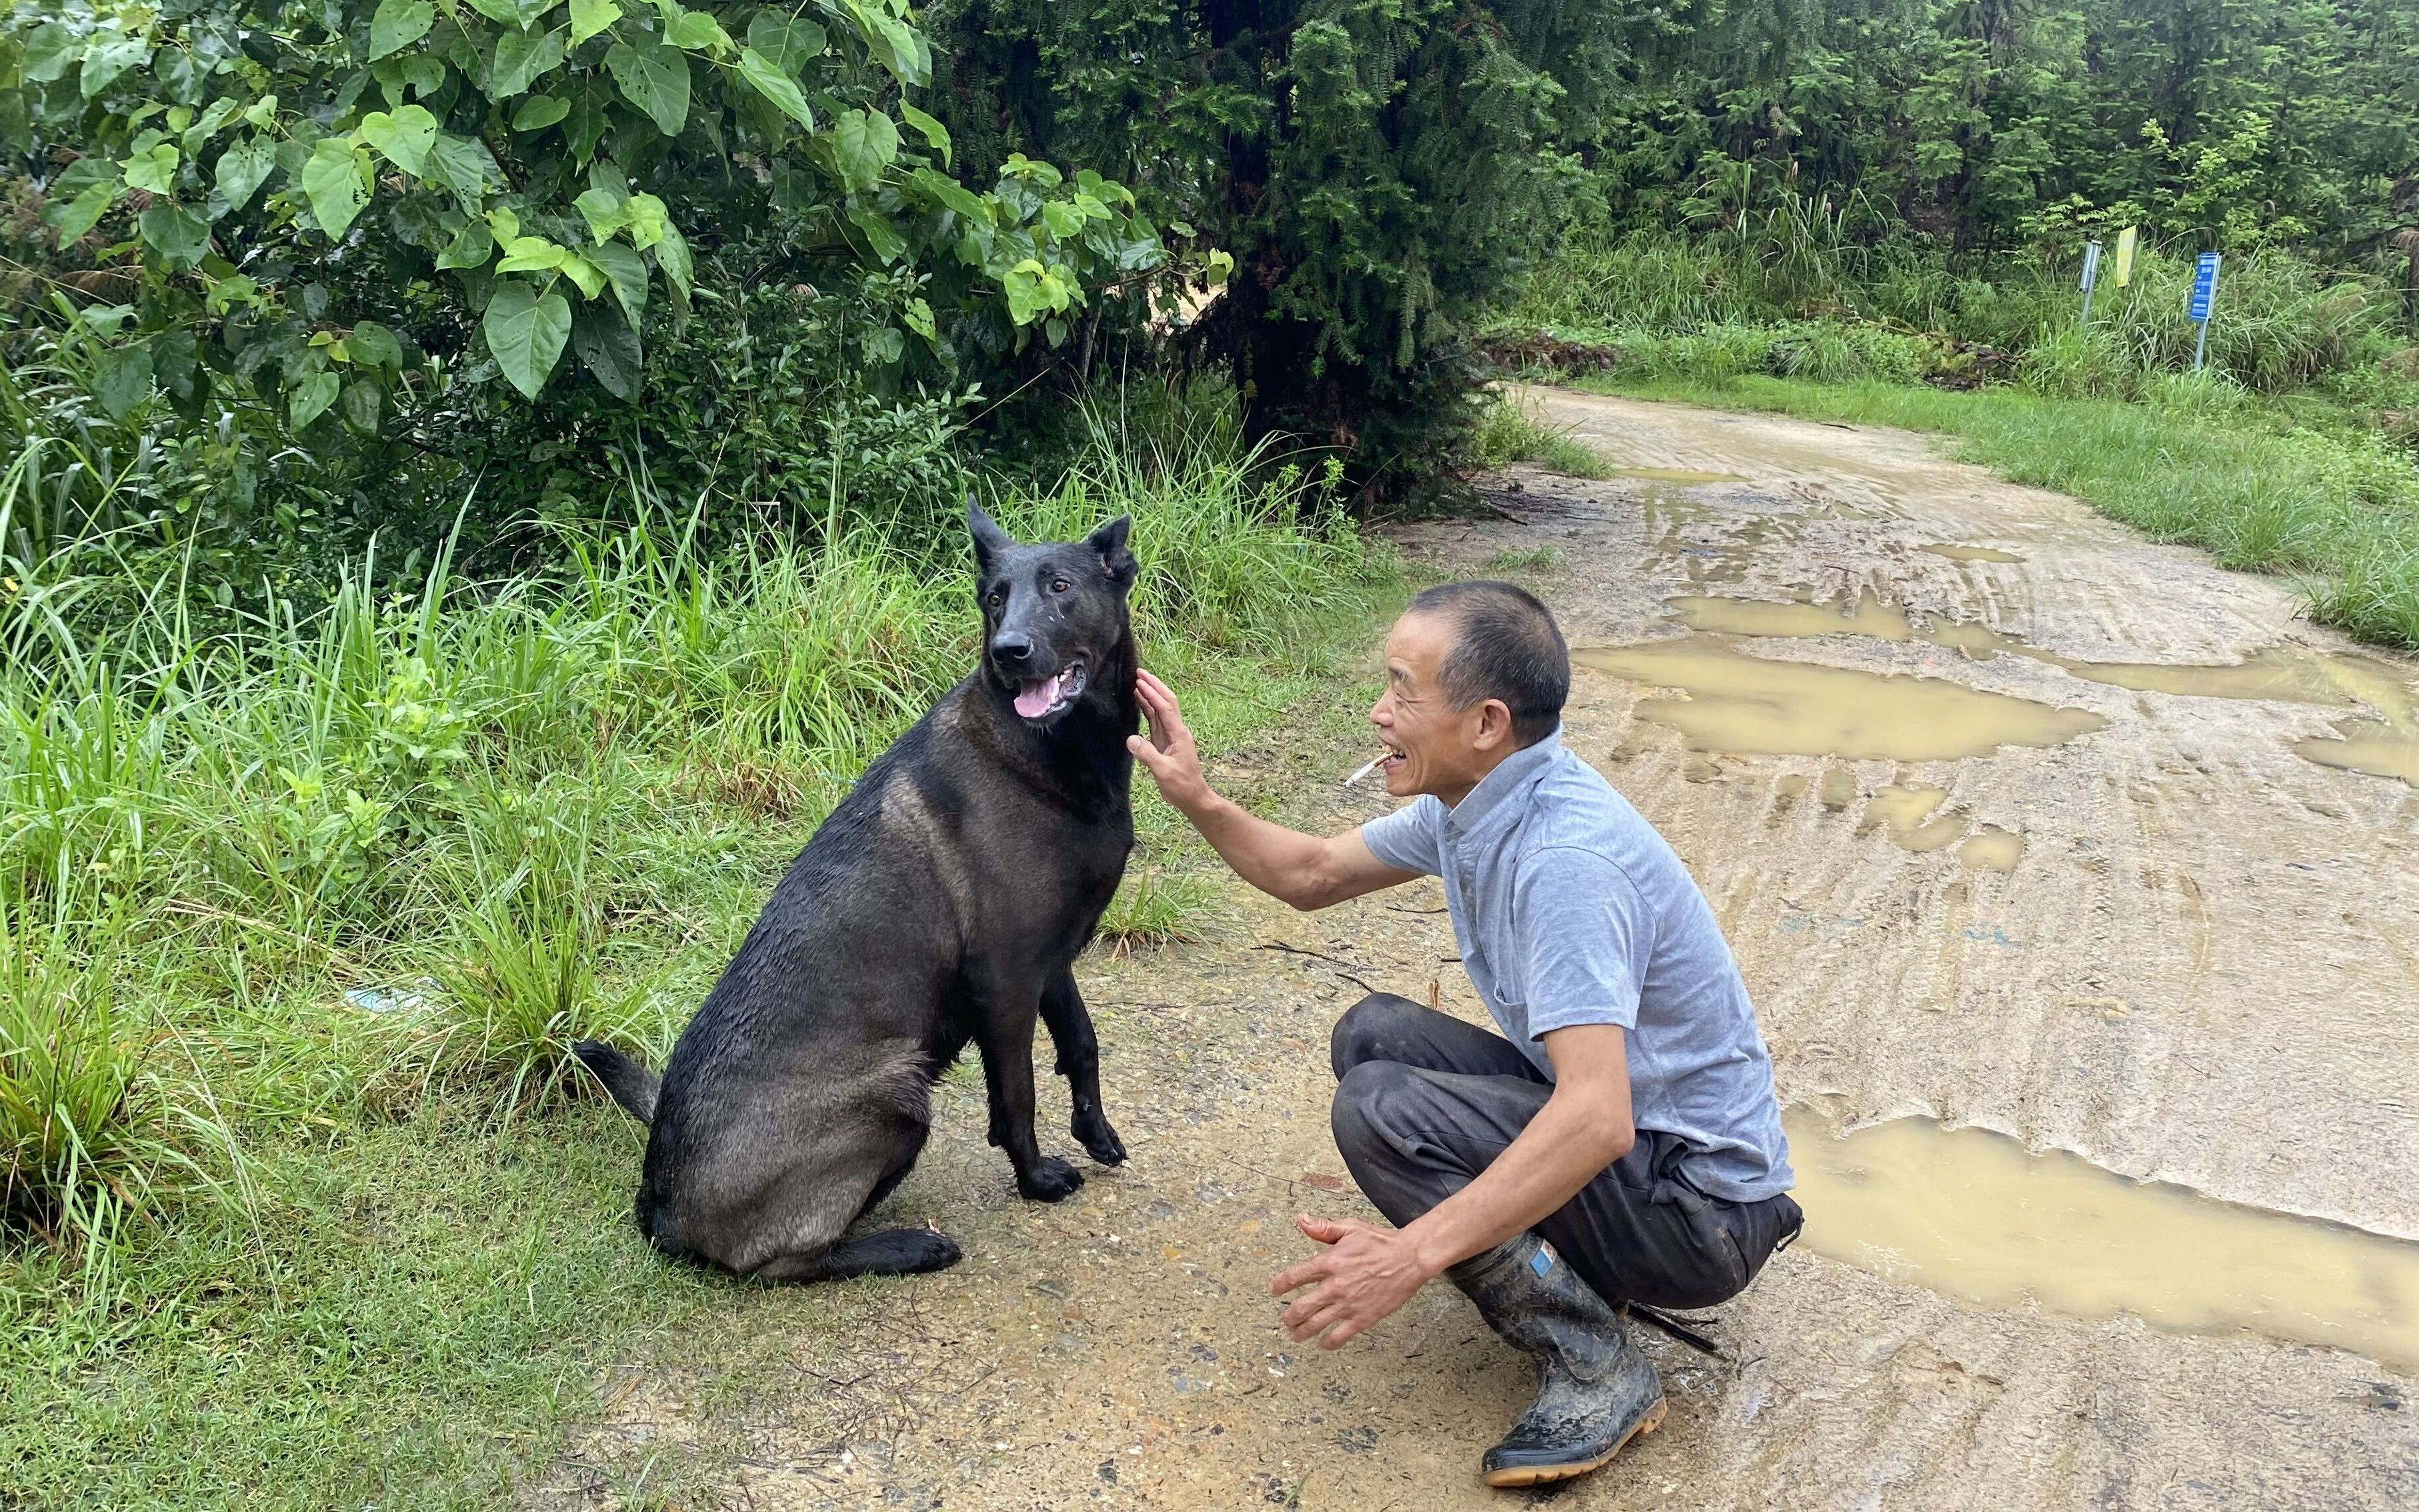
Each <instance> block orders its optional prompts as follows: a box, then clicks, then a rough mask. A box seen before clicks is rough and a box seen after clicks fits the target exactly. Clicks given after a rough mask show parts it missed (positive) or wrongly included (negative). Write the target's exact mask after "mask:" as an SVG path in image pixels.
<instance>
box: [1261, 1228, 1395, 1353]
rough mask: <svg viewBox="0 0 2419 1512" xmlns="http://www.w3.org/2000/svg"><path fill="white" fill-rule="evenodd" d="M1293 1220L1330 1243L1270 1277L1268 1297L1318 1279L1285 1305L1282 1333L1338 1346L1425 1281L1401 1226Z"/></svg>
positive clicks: (1326, 1347) (1323, 1345)
mask: <svg viewBox="0 0 2419 1512" xmlns="http://www.w3.org/2000/svg"><path fill="white" fill-rule="evenodd" d="M1294 1223H1295V1225H1296V1226H1297V1227H1300V1228H1301V1229H1302V1232H1303V1233H1304V1234H1306V1235H1308V1236H1309V1237H1310V1238H1311V1239H1313V1240H1315V1241H1317V1242H1319V1243H1321V1244H1325V1245H1327V1246H1329V1247H1328V1250H1327V1253H1325V1254H1324V1255H1316V1256H1313V1257H1310V1258H1309V1259H1306V1260H1304V1261H1302V1263H1301V1264H1300V1265H1296V1266H1292V1267H1289V1268H1287V1269H1286V1270H1283V1271H1280V1272H1278V1273H1276V1276H1275V1277H1274V1278H1273V1279H1272V1280H1271V1281H1270V1282H1269V1295H1270V1296H1271V1297H1282V1296H1284V1295H1285V1294H1286V1293H1287V1292H1288V1291H1294V1290H1298V1289H1300V1288H1303V1287H1307V1286H1310V1285H1311V1284H1312V1283H1314V1282H1316V1283H1317V1287H1316V1288H1315V1289H1314V1290H1312V1292H1311V1293H1310V1295H1308V1296H1306V1297H1302V1298H1301V1299H1299V1300H1297V1301H1296V1302H1295V1303H1294V1304H1293V1305H1292V1306H1290V1307H1287V1309H1286V1310H1285V1326H1286V1332H1287V1334H1289V1335H1292V1336H1293V1337H1294V1339H1295V1340H1296V1341H1298V1342H1307V1341H1308V1340H1310V1339H1314V1338H1316V1339H1317V1340H1318V1347H1319V1348H1320V1349H1322V1350H1335V1349H1341V1348H1343V1346H1344V1341H1345V1340H1347V1339H1348V1338H1350V1337H1351V1336H1352V1335H1355V1334H1358V1333H1360V1332H1361V1331H1362V1330H1363V1329H1365V1328H1369V1327H1372V1326H1374V1325H1375V1324H1376V1323H1377V1322H1378V1321H1379V1319H1383V1318H1385V1317H1386V1316H1387V1315H1388V1314H1390V1313H1392V1312H1393V1311H1394V1309H1395V1308H1397V1307H1400V1306H1401V1305H1402V1304H1405V1303H1407V1302H1409V1301H1410V1300H1411V1293H1413V1292H1415V1291H1417V1290H1419V1289H1420V1288H1422V1287H1423V1286H1425V1285H1426V1284H1427V1282H1428V1279H1429V1273H1428V1271H1427V1269H1426V1267H1425V1265H1423V1264H1422V1263H1421V1260H1420V1257H1419V1256H1418V1254H1417V1253H1416V1246H1415V1245H1414V1243H1413V1242H1412V1240H1411V1238H1410V1235H1409V1234H1406V1233H1404V1232H1403V1231H1402V1230H1401V1229H1398V1228H1379V1227H1374V1226H1372V1225H1369V1224H1364V1223H1362V1222H1360V1221H1359V1220H1357V1219H1352V1218H1341V1219H1338V1218H1313V1217H1310V1216H1308V1215H1307V1214H1305V1215H1303V1216H1302V1217H1298V1218H1296V1219H1295V1220H1294Z"/></svg>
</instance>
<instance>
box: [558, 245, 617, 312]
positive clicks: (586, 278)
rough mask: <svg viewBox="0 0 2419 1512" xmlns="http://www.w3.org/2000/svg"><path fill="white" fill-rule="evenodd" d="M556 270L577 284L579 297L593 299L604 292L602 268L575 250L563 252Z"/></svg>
mask: <svg viewBox="0 0 2419 1512" xmlns="http://www.w3.org/2000/svg"><path fill="white" fill-rule="evenodd" d="M557 270H558V271H560V272H561V273H562V276H563V277H565V278H567V279H569V280H571V281H572V282H573V283H575V284H577V285H579V297H580V298H581V299H583V300H593V299H594V298H595V297H596V296H597V295H599V294H602V293H604V292H605V272H604V270H602V269H600V268H598V267H597V266H596V265H595V264H594V263H593V262H590V261H589V260H588V259H587V258H585V257H582V256H581V255H579V254H578V253H576V252H565V253H564V254H563V255H562V263H561V264H560V265H558V269H557Z"/></svg>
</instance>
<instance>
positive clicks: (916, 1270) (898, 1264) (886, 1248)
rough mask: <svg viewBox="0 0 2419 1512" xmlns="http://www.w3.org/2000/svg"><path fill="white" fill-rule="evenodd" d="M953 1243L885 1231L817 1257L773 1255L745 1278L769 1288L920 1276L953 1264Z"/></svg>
mask: <svg viewBox="0 0 2419 1512" xmlns="http://www.w3.org/2000/svg"><path fill="white" fill-rule="evenodd" d="M959 1253H960V1252H959V1250H958V1242H957V1241H956V1240H953V1239H951V1238H950V1237H949V1236H948V1235H947V1234H944V1233H938V1232H935V1231H934V1230H932V1229H930V1228H885V1229H882V1230H881V1231H879V1232H877V1233H871V1234H862V1235H859V1236H858V1237H856V1238H855V1239H843V1240H841V1241H840V1242H839V1243H837V1244H834V1245H833V1246H831V1247H830V1248H829V1249H826V1250H824V1251H823V1252H822V1253H820V1254H817V1255H777V1256H775V1257H773V1258H771V1259H769V1260H767V1261H765V1262H764V1263H763V1265H760V1266H758V1267H757V1268H756V1269H755V1270H754V1271H753V1272H751V1273H750V1274H751V1275H752V1276H753V1278H754V1279H756V1280H758V1281H763V1282H765V1283H767V1284H769V1285H790V1286H802V1285H806V1284H808V1283H810V1282H816V1281H845V1280H847V1279H848V1278H849V1277H850V1276H855V1275H921V1274H922V1273H925V1272H927V1271H946V1270H948V1268H949V1267H950V1266H952V1265H955V1264H957V1263H958V1258H959Z"/></svg>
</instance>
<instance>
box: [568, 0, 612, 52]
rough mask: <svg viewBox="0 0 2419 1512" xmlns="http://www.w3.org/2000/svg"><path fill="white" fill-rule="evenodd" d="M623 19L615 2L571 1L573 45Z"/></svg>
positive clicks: (596, 0) (603, 0) (599, 0)
mask: <svg viewBox="0 0 2419 1512" xmlns="http://www.w3.org/2000/svg"><path fill="white" fill-rule="evenodd" d="M621 19H622V8H621V7H620V6H617V5H615V4H614V3H613V0H571V45H572V46H574V47H578V45H579V44H580V43H582V42H584V41H586V40H588V39H590V38H592V37H593V36H595V35H596V34H597V33H598V32H601V31H603V30H604V29H605V28H606V27H608V26H610V25H612V24H613V23H615V22H617V21H620V20H621Z"/></svg>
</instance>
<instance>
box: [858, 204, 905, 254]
mask: <svg viewBox="0 0 2419 1512" xmlns="http://www.w3.org/2000/svg"><path fill="white" fill-rule="evenodd" d="M849 225H854V227H856V230H861V232H866V247H871V249H873V256H876V259H881V261H886V264H895V261H898V259H900V256H902V254H904V252H907V237H902V235H900V230H898V227H895V225H890V220H887V218H883V213H881V210H873V208H869V206H849Z"/></svg>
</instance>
